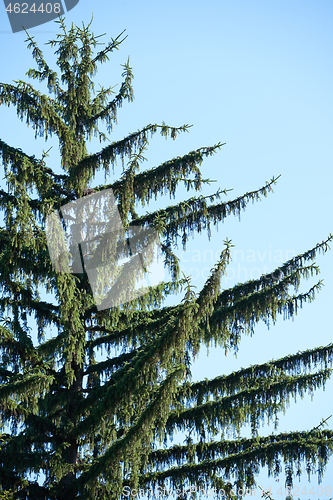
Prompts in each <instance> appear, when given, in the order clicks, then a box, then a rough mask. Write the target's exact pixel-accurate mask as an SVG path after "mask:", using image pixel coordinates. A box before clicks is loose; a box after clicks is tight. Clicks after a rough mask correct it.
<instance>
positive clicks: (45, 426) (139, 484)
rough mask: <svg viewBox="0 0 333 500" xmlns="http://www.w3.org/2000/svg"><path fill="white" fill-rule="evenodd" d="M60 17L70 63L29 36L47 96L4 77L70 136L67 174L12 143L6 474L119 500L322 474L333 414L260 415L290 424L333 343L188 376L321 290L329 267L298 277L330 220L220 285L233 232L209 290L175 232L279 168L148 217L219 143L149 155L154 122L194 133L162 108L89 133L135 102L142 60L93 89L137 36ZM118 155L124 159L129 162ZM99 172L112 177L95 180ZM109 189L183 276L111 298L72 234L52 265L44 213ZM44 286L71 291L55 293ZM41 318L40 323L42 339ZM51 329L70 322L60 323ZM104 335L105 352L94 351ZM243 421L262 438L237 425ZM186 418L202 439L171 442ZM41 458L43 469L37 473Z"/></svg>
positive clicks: (72, 494)
mask: <svg viewBox="0 0 333 500" xmlns="http://www.w3.org/2000/svg"><path fill="white" fill-rule="evenodd" d="M58 23H59V24H60V28H61V33H60V34H59V35H57V38H56V39H54V40H51V41H50V42H49V44H50V45H51V47H56V54H57V65H58V67H59V69H60V73H61V76H60V77H59V76H58V75H57V73H56V72H55V71H53V70H52V69H51V68H50V67H49V65H48V64H47V62H46V60H45V59H44V57H43V54H42V52H41V50H40V49H39V47H38V46H37V44H36V43H35V41H34V39H33V37H31V36H30V35H29V34H27V36H28V39H27V42H28V47H29V48H30V49H31V50H32V55H33V57H34V59H35V61H36V63H37V69H30V70H29V71H28V72H27V75H28V76H29V77H31V78H33V79H37V80H39V81H40V82H46V84H47V88H48V91H49V93H48V95H44V94H42V93H41V92H39V91H37V90H35V89H34V87H33V86H32V85H31V84H29V83H26V82H23V81H21V80H19V81H16V82H14V83H15V85H13V84H5V83H1V84H0V101H1V104H5V105H8V106H9V105H10V104H13V105H14V106H16V109H17V114H18V117H19V118H20V119H22V120H23V119H26V121H27V124H28V125H31V126H32V127H33V128H34V130H35V134H36V137H37V136H38V135H40V136H42V137H45V138H46V139H47V137H48V136H49V135H52V134H55V135H56V136H57V137H58V139H59V148H60V154H61V168H62V171H63V173H62V174H56V173H55V172H53V170H52V169H51V168H50V167H48V165H47V153H45V152H43V155H41V157H40V158H38V157H36V156H29V155H28V154H25V153H24V152H23V151H22V150H21V149H19V148H15V147H12V146H11V145H9V144H6V143H5V142H4V141H2V140H1V141H0V151H1V156H2V162H3V165H4V170H5V179H6V183H7V189H6V190H4V189H2V190H1V191H0V203H1V208H2V210H3V213H4V220H3V227H2V228H1V233H0V234H1V254H0V255H1V257H0V272H1V287H2V292H3V294H2V298H1V302H0V303H1V326H0V342H1V344H0V345H1V364H0V377H1V380H0V382H1V385H0V414H1V424H2V432H3V434H2V445H1V450H0V483H1V488H2V490H3V491H5V490H7V491H12V492H13V495H14V498H20V499H27V498H29V499H32V498H33V499H34V500H39V499H47V500H49V499H56V500H63V499H66V500H72V499H75V498H82V499H91V500H93V499H105V500H106V499H108V500H109V499H113V498H128V496H129V492H130V491H132V492H133V490H138V489H141V490H142V491H141V492H143V491H144V492H146V491H147V490H148V489H149V488H150V489H151V490H154V488H156V487H157V486H159V487H160V488H162V489H163V488H164V487H168V488H174V489H177V488H180V490H182V488H183V487H184V486H187V487H190V486H191V487H192V489H193V488H194V487H197V488H199V487H200V488H205V489H206V488H209V487H215V488H216V489H217V491H218V492H219V494H220V495H221V496H223V495H224V496H226V497H227V496H228V495H229V494H230V489H231V487H234V488H235V489H237V488H238V489H240V488H244V487H251V486H253V485H255V478H256V476H257V474H258V473H259V471H260V468H261V467H262V466H264V465H267V466H268V469H269V472H270V474H272V475H273V476H276V475H279V474H280V473H281V472H282V471H283V467H284V469H285V474H286V484H287V485H290V484H291V483H292V480H293V478H294V477H295V475H299V474H301V472H302V467H303V466H305V469H306V471H307V473H308V474H311V473H312V472H313V471H318V475H319V480H320V478H321V475H322V473H323V471H324V469H325V465H326V463H327V460H328V458H329V456H330V454H331V452H332V447H333V445H332V437H333V432H332V431H331V430H322V429H321V428H320V427H318V428H316V429H312V430H310V431H303V432H289V433H280V434H278V433H277V434H275V433H274V434H272V435H270V436H268V437H261V436H260V435H259V432H258V428H259V424H260V423H261V422H266V421H267V422H270V421H272V420H273V421H275V422H276V423H277V419H278V415H279V413H280V412H282V411H284V410H285V409H286V407H287V404H288V400H289V399H290V397H296V396H297V395H301V396H302V395H303V394H304V393H305V391H306V390H307V389H309V388H310V389H313V390H314V389H317V388H320V387H322V386H324V384H325V382H326V381H327V379H328V378H329V376H330V374H331V371H330V368H329V364H330V363H331V361H332V347H333V344H329V345H328V346H325V347H318V348H316V349H312V350H307V351H304V352H298V353H297V354H291V355H289V356H286V357H284V358H282V359H278V360H275V361H270V362H267V363H265V364H262V365H252V366H250V367H248V368H246V369H241V370H239V371H236V372H233V373H230V374H229V375H224V376H220V377H217V378H215V379H213V380H203V381H201V382H196V383H192V382H191V378H190V377H191V361H193V356H195V354H196V353H198V351H199V348H200V346H201V345H203V344H205V345H207V346H208V345H210V344H212V343H215V345H217V346H223V347H224V348H225V349H226V350H227V351H228V350H237V347H238V344H239V341H240V338H241V336H242V335H245V334H248V333H250V332H252V331H253V329H254V327H255V325H256V323H257V322H259V321H265V322H270V321H273V322H274V321H275V319H276V317H277V315H279V314H283V315H284V316H285V318H290V317H292V316H294V314H295V313H296V311H297V308H298V307H300V306H302V303H304V302H310V301H311V300H312V299H313V298H314V295H315V292H316V291H317V290H318V289H319V288H320V286H321V282H318V283H317V284H316V285H315V286H313V287H312V288H311V289H310V290H309V291H308V292H307V293H298V292H299V285H300V282H301V279H303V278H304V279H307V278H308V277H309V276H312V275H314V274H318V272H319V269H318V267H317V266H316V264H315V262H314V258H315V256H316V255H317V254H318V252H325V251H326V250H327V249H328V244H329V242H330V241H331V240H332V236H331V235H330V236H329V237H328V238H327V239H326V240H325V241H323V242H322V243H319V244H317V245H316V246H315V247H314V248H312V249H311V250H309V251H306V252H305V253H303V254H301V255H298V256H296V257H294V258H292V259H290V260H289V261H288V262H286V263H285V264H284V265H282V266H281V267H279V268H278V269H276V270H275V271H274V273H271V274H267V275H265V276H261V277H260V278H259V279H256V280H251V281H247V282H245V283H242V284H237V285H236V286H234V287H232V288H230V289H224V290H221V288H222V287H221V278H222V276H223V275H224V273H225V272H226V268H227V265H228V263H229V261H230V258H231V246H232V245H231V242H230V241H229V240H228V239H225V240H224V248H223V251H222V252H221V256H220V259H219V260H218V262H217V263H216V265H215V266H214V267H213V269H212V270H211V273H210V276H209V278H208V279H207V281H206V283H205V285H204V287H203V288H202V290H201V291H200V292H197V293H196V292H195V291H194V290H193V287H192V285H191V282H190V277H186V276H183V277H181V276H180V270H179V259H178V258H177V256H176V253H175V248H176V243H177V241H178V240H177V238H179V237H180V238H181V241H182V245H183V248H185V247H186V241H187V239H188V237H189V235H191V234H193V233H194V232H197V233H200V232H201V231H203V230H207V232H208V236H209V234H210V231H211V224H212V223H213V225H215V224H217V223H218V222H219V221H223V220H224V219H225V218H226V217H227V216H229V215H231V214H236V215H239V214H240V212H241V211H242V210H244V209H245V208H246V206H247V204H248V203H250V202H251V201H255V200H258V199H260V198H261V197H263V196H266V195H267V193H268V192H269V191H271V190H272V186H273V185H274V183H275V182H276V179H274V178H273V179H272V180H271V181H270V182H267V183H266V184H265V185H264V186H263V187H262V188H260V189H258V190H255V191H251V192H247V193H245V194H244V195H243V196H241V197H238V198H236V199H231V200H229V201H221V196H222V194H226V192H224V193H223V191H221V190H219V191H217V193H215V194H212V195H211V196H208V197H203V196H194V197H191V198H188V199H186V200H185V201H182V202H180V203H177V204H175V205H170V206H168V207H166V208H163V209H158V210H156V211H153V212H146V214H145V215H138V213H137V212H136V207H137V205H138V204H139V203H141V204H142V205H143V206H148V205H149V202H150V200H152V199H154V198H155V199H156V197H157V196H159V195H160V194H163V193H169V194H170V198H171V197H172V196H173V195H174V193H175V191H176V188H177V186H178V185H181V184H183V185H185V187H186V188H187V190H188V191H189V190H190V189H194V190H195V191H200V190H201V188H202V187H203V186H204V185H205V184H207V183H209V182H210V181H209V179H204V178H203V177H202V174H201V171H200V168H199V167H200V165H201V163H202V161H203V160H204V159H205V157H207V156H210V155H213V154H214V153H216V152H217V151H218V150H219V149H220V148H221V146H222V144H221V143H218V144H216V145H214V146H211V147H201V148H199V149H197V150H195V151H191V152H189V153H188V154H187V155H185V156H183V157H177V158H173V159H172V160H169V161H166V162H164V163H162V164H161V165H159V166H157V167H155V168H152V169H149V170H142V169H141V171H140V163H141V160H142V159H143V152H144V150H145V148H146V147H147V145H148V139H150V137H152V136H154V134H156V133H158V132H160V133H161V134H162V135H163V136H165V137H166V138H167V137H171V138H173V139H175V138H176V136H177V135H178V134H179V133H181V132H184V131H188V125H184V126H181V127H171V126H168V125H166V124H164V123H161V124H149V125H147V126H146V127H144V128H143V129H141V130H139V131H137V132H134V133H131V134H129V135H128V136H127V137H125V138H124V139H123V140H120V141H116V142H111V143H110V144H108V145H106V146H105V147H104V148H103V149H101V150H100V151H98V152H94V153H90V152H89V151H88V149H87V142H88V141H89V140H90V139H92V137H93V136H97V137H99V138H100V140H101V142H104V141H106V140H107V138H108V136H107V134H106V133H104V132H102V131H101V130H100V128H99V127H100V126H101V125H103V126H105V127H106V132H107V133H111V132H112V128H113V125H114V123H115V122H116V118H117V110H118V108H119V107H121V106H122V104H123V103H124V102H125V101H126V100H127V101H129V102H131V101H132V100H133V90H132V79H133V74H132V70H131V67H130V65H129V61H128V62H127V63H126V64H125V65H124V69H123V74H122V76H123V83H122V85H121V87H120V90H119V92H118V93H116V95H115V96H114V97H113V98H110V99H109V96H110V95H111V93H112V92H113V91H112V87H109V88H101V90H99V91H98V92H95V90H94V85H93V77H94V76H95V74H96V71H97V68H98V65H99V64H100V63H104V62H105V61H107V60H109V57H108V56H109V55H110V53H111V52H112V51H114V50H116V49H118V48H119V45H120V44H121V42H122V40H123V38H122V36H123V34H121V35H119V36H118V37H117V38H115V39H111V42H110V43H108V44H107V45H105V46H104V48H103V49H102V50H100V51H98V50H97V49H96V47H97V44H98V43H99V40H100V39H99V37H98V36H94V34H93V33H92V32H91V31H90V25H88V26H87V27H85V26H84V25H83V27H82V28H80V27H77V26H73V25H72V26H71V28H70V29H69V30H68V31H67V30H66V26H65V23H64V20H63V19H61V18H60V20H59V21H58ZM117 158H121V160H122V161H123V171H122V172H121V173H120V174H119V172H118V170H117V169H116V168H115V165H116V160H117ZM125 160H126V161H127V163H126V164H125ZM110 167H112V169H111V168H110ZM99 171H104V173H105V179H106V181H105V182H107V180H108V183H106V184H105V185H98V186H94V187H92V184H93V181H94V179H95V175H96V173H97V172H99ZM108 189H111V190H112V193H113V195H114V199H115V200H116V204H117V209H118V211H119V214H120V217H121V221H122V224H123V228H124V231H125V232H126V235H127V236H128V234H129V233H130V232H131V228H134V227H135V228H142V229H145V228H146V229H147V228H153V229H154V231H155V232H156V233H157V234H158V235H159V238H160V242H161V248H162V251H163V256H164V265H165V267H166V269H168V270H169V271H170V275H171V278H170V280H169V281H167V280H166V281H163V282H162V283H160V284H159V285H158V286H155V287H153V286H151V287H149V288H148V289H146V290H145V293H144V294H143V295H140V296H138V297H136V298H134V299H133V300H131V301H127V302H123V303H121V304H119V305H115V306H113V307H109V308H104V309H103V308H102V309H99V308H98V307H97V306H96V303H95V301H94V299H93V294H92V289H91V286H90V283H89V280H88V278H87V272H85V270H84V269H83V270H81V272H80V269H78V267H77V265H75V255H74V254H75V249H74V247H73V248H72V247H71V248H72V253H69V254H67V257H66V258H67V260H66V258H65V261H66V262H65V263H64V265H66V266H69V267H70V269H71V271H72V272H60V271H59V268H58V270H57V269H56V268H55V266H54V263H52V261H51V257H50V252H49V250H50V249H49V246H48V239H47V230H46V223H47V220H48V217H50V215H51V214H52V213H55V212H56V213H60V209H61V207H64V205H67V204H68V203H75V202H76V201H77V200H80V199H81V198H82V199H84V198H85V196H91V195H94V194H95V193H103V192H105V191H106V190H108ZM93 216H94V214H93ZM74 222H75V221H74ZM96 223H97V222H96ZM88 236H89V237H91V234H89V235H88V233H87V235H86V237H87V239H89V238H88ZM107 238H108V235H107V234H100V235H99V237H98V238H95V240H94V241H95V246H94V247H93V255H92V257H91V256H90V257H91V258H92V259H94V258H95V260H96V259H97V260H98V259H99V258H101V259H102V257H103V255H104V254H103V251H101V249H104V250H105V248H106V249H108V245H109V244H110V245H111V243H110V240H107ZM103 245H104V246H103ZM111 246H112V245H111ZM116 250H117V249H116ZM84 251H85V249H84V248H83V245H81V249H80V252H81V253H80V254H79V253H77V255H76V257H78V258H79V257H80V258H83V253H84ZM113 251H115V249H113ZM82 252H83V253H82ZM102 254H103V255H102ZM107 255H109V254H108V253H107ZM104 257H105V255H104ZM81 263H82V261H81ZM41 289H45V290H47V291H48V292H50V293H52V294H53V296H54V297H55V299H56V300H55V301H53V302H52V301H51V300H50V301H46V300H42V299H41V297H40V290H41ZM293 290H294V291H293ZM171 293H182V300H181V301H180V302H179V303H178V304H177V305H174V306H165V305H163V304H164V301H165V299H166V297H168V296H169V295H170V294H171ZM54 302H56V303H54ZM30 316H33V317H34V318H35V321H36V338H37V341H36V342H33V340H32V338H31V335H30V330H29V325H28V320H29V318H30ZM50 327H53V328H55V329H56V332H57V334H56V335H53V336H50V335H49V330H48V329H49V328H50ZM101 348H103V349H104V351H103V353H106V354H105V355H104V358H103V359H101V357H98V356H97V353H98V352H99V350H100V349H101ZM246 423H250V425H251V429H252V437H251V438H241V437H240V434H239V431H240V430H241V428H242V426H243V425H244V424H246ZM179 429H180V430H183V431H185V432H186V433H187V434H188V437H187V440H186V442H184V444H176V445H171V444H170V441H169V438H170V439H171V438H172V437H173V436H174V434H175V431H176V430H179ZM230 433H231V434H232V433H233V435H232V436H231V434H230ZM41 471H43V473H44V474H45V481H44V483H43V484H39V483H38V481H37V480H36V476H35V475H34V474H38V473H40V472H41ZM154 491H155V490H154ZM159 491H161V490H159ZM186 495H187V494H186V493H185V492H184V491H180V493H179V496H182V497H186Z"/></svg>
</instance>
